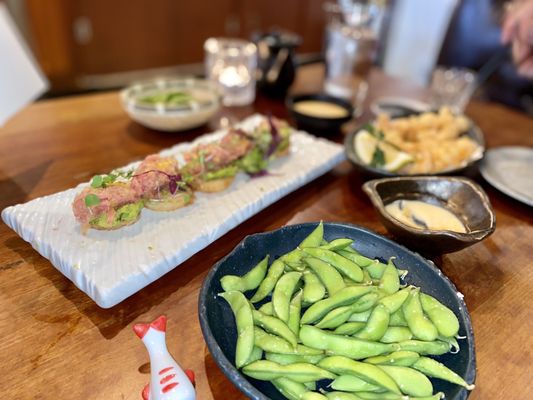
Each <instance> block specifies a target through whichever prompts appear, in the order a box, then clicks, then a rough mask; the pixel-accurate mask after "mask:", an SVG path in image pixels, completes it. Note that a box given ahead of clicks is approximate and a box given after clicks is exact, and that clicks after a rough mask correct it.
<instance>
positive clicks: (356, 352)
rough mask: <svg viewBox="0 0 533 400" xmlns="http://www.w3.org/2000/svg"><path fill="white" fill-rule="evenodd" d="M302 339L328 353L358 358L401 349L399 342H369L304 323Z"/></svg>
mask: <svg viewBox="0 0 533 400" xmlns="http://www.w3.org/2000/svg"><path fill="white" fill-rule="evenodd" d="M300 340H301V341H302V343H303V344H304V345H306V346H309V347H313V348H315V349H320V350H325V351H326V352H327V353H328V354H335V355H339V356H345V357H350V358H353V359H356V360H360V359H363V358H368V357H372V356H377V355H380V354H384V353H390V352H392V351H396V350H399V349H400V348H399V345H397V344H386V343H379V342H369V341H367V340H362V339H357V338H353V337H348V336H341V335H337V334H335V333H331V332H328V331H324V330H322V329H318V328H315V327H314V326H311V325H303V326H302V327H301V328H300Z"/></svg>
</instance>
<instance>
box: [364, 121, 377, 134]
mask: <svg viewBox="0 0 533 400" xmlns="http://www.w3.org/2000/svg"><path fill="white" fill-rule="evenodd" d="M361 130H364V131H367V132H368V133H370V134H371V135H373V134H374V125H372V124H371V123H370V122H367V123H366V124H364V125H363V126H362V127H361Z"/></svg>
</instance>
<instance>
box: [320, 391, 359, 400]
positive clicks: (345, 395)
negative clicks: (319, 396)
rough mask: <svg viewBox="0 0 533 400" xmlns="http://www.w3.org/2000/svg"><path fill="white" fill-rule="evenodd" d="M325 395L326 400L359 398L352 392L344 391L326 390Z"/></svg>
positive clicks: (356, 399)
mask: <svg viewBox="0 0 533 400" xmlns="http://www.w3.org/2000/svg"><path fill="white" fill-rule="evenodd" d="M326 397H327V399H328V400H361V398H360V397H358V396H356V395H355V394H354V393H346V392H327V393H326Z"/></svg>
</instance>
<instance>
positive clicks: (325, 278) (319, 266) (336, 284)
mask: <svg viewBox="0 0 533 400" xmlns="http://www.w3.org/2000/svg"><path fill="white" fill-rule="evenodd" d="M304 262H305V263H306V264H307V265H308V266H309V268H310V269H311V270H312V271H313V272H314V273H315V274H316V276H318V279H320V282H322V284H323V285H324V286H325V287H326V290H327V291H328V295H329V296H332V295H334V294H335V293H337V292H338V291H339V290H341V289H342V288H344V287H346V284H345V283H344V280H343V279H342V276H341V274H340V273H339V272H338V271H337V270H336V269H335V268H333V267H332V266H331V265H329V264H328V263H327V262H324V261H322V260H319V259H318V258H313V257H308V258H304Z"/></svg>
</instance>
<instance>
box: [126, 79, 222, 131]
mask: <svg viewBox="0 0 533 400" xmlns="http://www.w3.org/2000/svg"><path fill="white" fill-rule="evenodd" d="M177 91H179V92H184V93H187V94H189V95H190V96H191V97H192V100H190V101H187V102H186V103H185V104H174V105H168V104H166V103H165V102H163V101H160V102H153V103H149V102H145V101H142V99H144V98H146V97H148V96H153V95H156V94H160V93H163V94H164V93H172V92H177ZM120 99H121V103H122V107H123V108H124V110H125V111H126V112H127V113H128V115H129V116H130V117H131V118H132V119H133V120H134V121H136V122H138V123H139V124H141V125H144V126H146V127H148V128H152V129H157V130H160V131H167V132H173V131H184V130H187V129H191V128H195V127H197V126H200V125H203V124H205V123H206V122H207V121H208V120H209V119H210V118H211V117H212V116H213V115H214V114H215V113H216V112H217V111H218V110H219V108H220V104H221V94H220V92H219V90H218V89H217V87H216V86H215V85H214V84H213V83H212V82H209V81H206V80H204V79H196V78H172V79H168V78H165V79H154V80H151V81H146V82H140V83H136V84H133V85H131V86H129V87H128V88H126V89H124V90H122V91H121V92H120Z"/></svg>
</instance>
